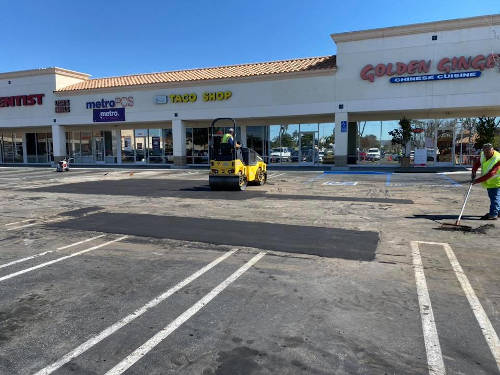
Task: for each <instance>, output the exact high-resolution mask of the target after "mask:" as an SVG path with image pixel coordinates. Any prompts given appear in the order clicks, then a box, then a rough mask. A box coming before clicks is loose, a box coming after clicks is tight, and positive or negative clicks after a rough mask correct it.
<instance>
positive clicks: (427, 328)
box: [410, 241, 446, 375]
mask: <svg viewBox="0 0 500 375" xmlns="http://www.w3.org/2000/svg"><path fill="white" fill-rule="evenodd" d="M410 245H411V253H412V257H413V268H414V270H415V281H416V284H417V295H418V305H419V307H420V316H421V319H422V330H423V333H424V343H425V351H426V353H427V365H428V367H429V374H430V375H444V374H446V370H445V367H444V362H443V355H442V354H441V346H440V345H439V337H438V333H437V329H436V322H435V320H434V313H433V312H432V305H431V299H430V297H429V291H428V289H427V282H426V281H425V274H424V266H423V264H422V258H421V257H420V251H419V249H418V243H417V242H416V241H412V242H411V243H410Z"/></svg>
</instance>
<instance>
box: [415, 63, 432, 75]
mask: <svg viewBox="0 0 500 375" xmlns="http://www.w3.org/2000/svg"><path fill="white" fill-rule="evenodd" d="M429 70H431V60H429V61H427V63H426V62H425V60H421V61H419V63H418V72H419V73H429Z"/></svg>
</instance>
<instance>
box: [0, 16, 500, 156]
mask: <svg viewBox="0 0 500 375" xmlns="http://www.w3.org/2000/svg"><path fill="white" fill-rule="evenodd" d="M499 36H500V16H499V15H493V16H484V17H474V18H468V19H460V20H450V21H440V22H433V23H427V24H418V25H408V26H398V27H392V28H385V29H375V30H366V31H357V32H348V33H341V34H333V35H332V38H333V40H334V41H335V43H336V45H337V55H336V56H324V57H317V58H304V59H295V60H285V61H275V62H266V63H257V64H246V65H236V66H231V67H216V68H207V69H195V70H185V71H177V72H165V73H152V74H141V75H133V76H124V77H113V78H102V79H89V76H88V75H86V74H83V73H78V72H74V71H70V70H66V69H60V68H47V69H39V70H30V71H21V72H11V73H0V163H1V164H9V165H10V164H49V163H52V162H53V161H57V160H59V159H61V158H63V157H65V156H70V157H72V158H73V159H74V163H75V164H81V165H87V164H127V165H131V164H139V165H141V164H144V165H165V166H168V165H178V166H186V165H206V164H207V163H208V132H209V130H208V128H209V124H210V121H211V120H212V119H214V118H217V117H232V118H235V120H236V122H237V128H236V138H237V139H238V140H239V141H241V143H242V144H244V145H248V146H249V147H252V148H254V149H255V150H256V151H257V152H258V153H260V154H261V155H263V156H264V158H265V160H266V161H267V162H269V163H274V164H282V165H304V166H310V165H326V164H328V165H336V166H345V165H347V164H353V163H359V162H360V160H361V159H360V154H362V150H363V148H362V145H363V142H364V141H365V140H364V139H362V140H361V143H360V134H362V133H361V132H360V124H361V123H362V122H364V121H397V120H399V119H401V118H402V117H407V118H411V119H420V120H422V121H421V123H422V124H423V125H422V130H421V133H416V134H415V136H414V139H413V140H412V145H413V146H414V147H415V153H416V154H415V155H417V154H418V155H419V154H421V153H422V151H423V152H424V154H427V158H426V161H427V162H428V163H430V161H432V163H434V164H435V165H437V163H438V162H440V163H443V162H447V163H450V164H454V163H455V162H456V160H457V159H456V154H457V153H458V151H457V150H458V149H457V145H459V146H460V147H461V149H462V148H463V147H462V146H463V145H462V144H461V143H460V142H465V141H464V139H465V138H467V137H464V128H463V126H462V127H458V125H453V124H454V123H453V121H449V122H446V124H448V125H447V126H448V127H450V129H449V130H446V129H448V128H446V129H445V128H444V127H443V126H442V125H440V124H441V123H445V122H439V121H438V122H439V123H436V121H437V120H438V119H458V118H464V117H477V116H491V117H496V116H500V37H499ZM424 120H425V121H424ZM432 124H434V125H432ZM436 124H437V125H436ZM449 124H452V125H449ZM227 126H229V125H227ZM380 129H381V133H382V129H383V125H382V123H381V125H380ZM443 129H444V130H443ZM218 131H219V132H222V133H223V132H224V131H225V129H224V128H221V129H218ZM460 132H461V138H460V141H457V139H458V138H457V137H456V135H457V134H459V133H460ZM450 134H451V135H450ZM448 135H449V140H448V138H447V137H448ZM466 136H467V133H466ZM469 138H470V139H472V135H469ZM446 142H448V143H449V145H448V143H446ZM384 143H387V140H384V137H383V136H382V134H381V136H380V140H379V146H378V147H380V148H383V147H384ZM367 144H368V143H367ZM443 145H444V146H443ZM413 146H412V147H413ZM386 148H387V150H388V149H389V145H387V146H386ZM448 153H449V155H450V157H449V161H445V160H448V159H447V158H445V154H446V155H447V154H448ZM451 155H453V156H451ZM439 159H441V161H439ZM387 160H393V158H392V156H388V157H387ZM460 160H461V162H463V161H464V160H465V161H467V159H466V158H462V157H461V158H460Z"/></svg>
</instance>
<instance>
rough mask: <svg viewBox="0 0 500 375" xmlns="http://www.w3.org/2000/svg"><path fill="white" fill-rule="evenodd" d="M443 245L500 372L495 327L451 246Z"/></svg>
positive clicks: (499, 351) (499, 349)
mask: <svg viewBox="0 0 500 375" xmlns="http://www.w3.org/2000/svg"><path fill="white" fill-rule="evenodd" d="M441 245H442V246H443V247H444V250H445V251H446V255H448V259H449V260H450V263H451V266H452V267H453V270H454V271H455V274H456V275H457V279H458V281H459V282H460V285H461V286H462V289H463V291H464V293H465V296H466V297H467V300H468V301H469V304H470V307H471V308H472V312H473V313H474V315H475V317H476V319H477V322H478V323H479V326H480V327H481V331H482V332H483V336H484V338H485V339H486V342H487V343H488V346H489V347H490V350H491V354H493V358H494V359H495V362H496V364H497V367H498V370H499V371H500V340H499V339H498V335H497V333H496V332H495V329H494V328H493V325H492V324H491V321H490V319H489V318H488V315H486V312H485V311H484V308H483V306H482V305H481V302H479V299H478V298H477V296H476V293H475V292H474V289H472V286H471V285H470V282H469V279H468V278H467V276H466V275H465V273H464V270H463V269H462V266H460V263H459V262H458V259H457V257H456V256H455V253H454V252H453V250H452V249H451V246H450V245H449V244H447V243H442V244H441Z"/></svg>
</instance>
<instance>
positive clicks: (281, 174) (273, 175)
mask: <svg viewBox="0 0 500 375" xmlns="http://www.w3.org/2000/svg"><path fill="white" fill-rule="evenodd" d="M284 174H285V173H277V174H272V175H270V176H268V178H276V177H279V176H283V175H284Z"/></svg>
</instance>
